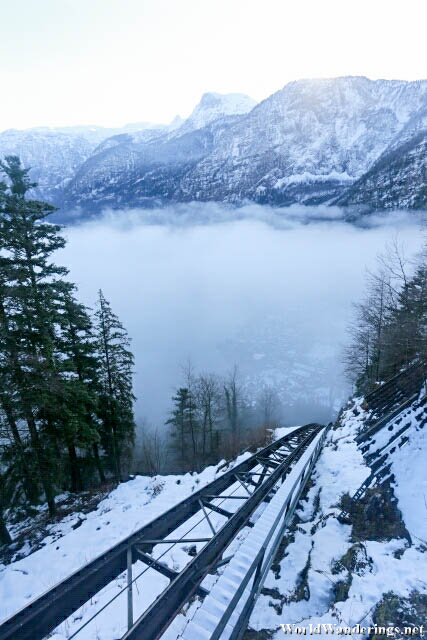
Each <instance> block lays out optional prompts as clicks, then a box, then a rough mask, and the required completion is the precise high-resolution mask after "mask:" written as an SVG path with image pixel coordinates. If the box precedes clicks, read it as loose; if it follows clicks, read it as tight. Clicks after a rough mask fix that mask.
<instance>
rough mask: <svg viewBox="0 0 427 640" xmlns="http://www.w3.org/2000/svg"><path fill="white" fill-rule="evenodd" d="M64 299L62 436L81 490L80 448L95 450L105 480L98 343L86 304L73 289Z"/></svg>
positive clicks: (76, 486) (73, 477) (73, 486)
mask: <svg viewBox="0 0 427 640" xmlns="http://www.w3.org/2000/svg"><path fill="white" fill-rule="evenodd" d="M61 302H62V313H61V332H60V336H59V340H58V344H59V349H60V351H61V353H62V359H61V370H62V373H63V407H62V411H61V420H62V437H63V439H64V442H65V446H66V449H67V452H68V458H69V471H70V479H71V490H72V491H81V490H82V489H83V484H84V481H83V478H82V471H81V460H80V459H79V456H78V453H77V448H81V449H85V450H86V451H88V452H91V455H90V458H91V460H93V461H94V463H95V466H96V467H97V469H98V473H99V476H100V480H101V481H104V480H105V476H104V473H103V469H102V464H101V461H100V458H99V453H98V443H99V440H100V438H99V434H98V428H97V427H98V425H97V419H96V403H97V393H98V391H99V388H98V363H97V359H96V343H95V341H94V336H93V330H92V322H91V319H90V316H89V314H88V312H87V309H86V308H85V307H84V305H82V304H80V303H78V302H77V301H76V300H75V298H74V297H73V295H72V293H71V292H70V291H69V290H65V291H64V292H63V296H62V300H61Z"/></svg>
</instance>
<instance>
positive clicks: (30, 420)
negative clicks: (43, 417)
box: [26, 410, 56, 516]
mask: <svg viewBox="0 0 427 640" xmlns="http://www.w3.org/2000/svg"><path fill="white" fill-rule="evenodd" d="M26 414H27V415H26V420H27V424H28V429H29V431H30V437H31V444H32V446H33V449H34V451H35V454H36V458H37V463H38V468H39V473H40V479H41V483H42V487H43V491H44V492H45V496H46V501H47V504H48V507H49V515H51V516H54V515H55V514H56V505H55V494H54V491H53V487H52V483H51V481H50V478H49V473H48V472H47V468H46V462H45V458H44V455H43V451H42V450H41V446H40V440H39V434H38V432H37V427H36V424H35V421H34V416H33V414H32V413H31V411H28V410H27V412H26Z"/></svg>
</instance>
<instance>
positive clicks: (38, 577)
mask: <svg viewBox="0 0 427 640" xmlns="http://www.w3.org/2000/svg"><path fill="white" fill-rule="evenodd" d="M250 455H251V454H250V453H248V452H246V453H244V454H242V455H241V456H239V457H238V458H237V459H236V460H235V461H234V463H233V466H234V464H239V463H240V462H242V461H243V460H245V459H246V458H248V457H249V456H250ZM221 466H222V467H223V468H222V469H219V468H220V467H221ZM226 470H227V468H225V467H224V461H222V462H220V463H219V464H218V465H216V466H211V467H207V468H206V469H204V470H203V471H202V472H201V473H200V474H190V473H187V474H185V475H181V476H178V475H169V476H155V477H153V478H150V477H146V476H137V477H135V478H134V479H133V480H130V481H129V482H126V483H123V484H120V485H119V486H118V487H117V488H116V489H115V490H114V491H112V492H111V493H110V494H109V495H108V496H107V497H106V498H105V499H104V500H103V501H102V502H100V503H99V505H98V507H97V509H96V510H95V511H92V512H91V513H89V514H81V513H75V514H73V517H70V518H67V519H66V520H65V521H62V522H59V523H58V524H55V525H53V526H52V527H51V535H49V536H48V537H47V538H45V539H44V547H43V548H41V549H40V550H38V551H36V552H34V553H32V554H31V555H29V556H27V557H26V558H24V559H22V560H19V561H16V562H12V563H11V564H10V565H7V566H0V622H1V621H2V620H3V619H4V618H6V617H8V616H9V615H11V614H12V613H14V612H15V611H17V610H18V609H20V608H21V607H23V606H25V605H27V604H28V603H29V601H30V600H32V599H34V598H36V597H38V596H40V595H41V594H42V593H43V592H44V591H46V590H47V589H49V588H50V587H52V586H53V585H55V584H56V583H58V582H59V581H60V580H62V579H63V578H65V577H67V576H69V575H70V574H71V573H73V572H74V571H76V570H77V569H79V568H80V567H81V566H83V565H84V564H86V563H87V562H89V561H90V560H93V559H94V558H95V557H97V556H99V555H100V554H102V553H103V552H104V551H106V550H107V549H109V548H110V547H112V546H113V545H115V544H117V543H118V542H119V541H120V540H122V539H124V538H126V537H127V536H128V535H130V534H131V533H133V532H134V531H136V530H137V529H139V528H140V527H142V526H143V525H145V524H146V523H148V522H149V521H151V520H152V519H154V518H156V517H157V516H158V515H160V514H161V513H163V512H164V511H166V510H167V509H169V508H170V507H171V506H173V505H174V504H176V503H178V502H180V501H181V500H183V499H184V498H186V497H187V496H189V495H191V493H192V492H193V491H197V490H199V489H200V488H201V487H202V486H204V485H205V484H208V483H209V482H212V481H213V480H214V479H215V477H216V476H217V475H218V474H219V475H221V474H222V473H224V472H225V471H226ZM235 502H236V501H235ZM218 517H219V518H220V519H221V516H218ZM79 519H81V520H83V522H82V524H81V525H80V526H79V527H78V528H76V529H73V528H72V527H73V524H75V523H76V522H77V521H78V520H79ZM58 537H60V539H58ZM162 551H164V549H162ZM21 552H22V550H21ZM174 554H175V555H173V561H174V564H175V565H180V564H182V557H181V556H180V552H179V551H174ZM185 556H187V554H185ZM188 559H191V558H189V556H187V561H188ZM135 566H136V565H135ZM143 566H144V565H141V564H140V567H143ZM137 570H138V569H135V571H137ZM148 573H149V574H150V575H149V577H150V581H151V587H152V589H154V588H155V587H154V584H156V585H157V583H158V585H159V589H160V590H161V588H163V586H166V585H167V584H168V580H167V579H166V578H164V577H162V576H160V575H159V574H157V573H156V572H154V571H153V570H150V571H149V572H148ZM156 581H157V582H156ZM121 583H122V580H121V579H120V578H119V579H118V580H117V581H115V584H121ZM161 585H163V586H162V587H161ZM160 587H161V588H160ZM114 589H117V586H114V583H113V584H112V585H109V586H107V587H106V588H105V589H104V590H103V592H106V591H107V592H108V593H110V594H111V590H113V591H114ZM104 595H105V594H104ZM125 596H126V594H125ZM97 598H98V596H97ZM104 599H105V598H104ZM100 601H103V600H102V596H100ZM88 606H89V605H86V607H85V609H87V607H88ZM76 616H77V613H76V614H75V616H74V617H76ZM120 616H121V617H123V616H122V615H121V614H120ZM68 626H70V623H69V624H68ZM80 637H81V638H85V635H84V634H83V635H81V636H80V634H79V638H80ZM86 637H87V638H91V636H90V635H88V636H86ZM111 637H112V638H113V637H114V635H113V636H111ZM109 638H110V636H106V639H105V640H109ZM102 640H104V638H102Z"/></svg>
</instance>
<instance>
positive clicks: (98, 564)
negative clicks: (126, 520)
mask: <svg viewBox="0 0 427 640" xmlns="http://www.w3.org/2000/svg"><path fill="white" fill-rule="evenodd" d="M321 428H322V425H318V424H310V425H306V426H304V427H300V428H298V429H295V430H294V431H292V432H291V433H290V434H288V435H286V436H284V437H283V438H281V439H279V440H277V441H275V442H273V443H272V444H270V445H269V446H267V447H265V448H264V449H262V450H261V451H260V452H259V453H257V454H254V455H253V456H251V457H250V458H248V459H247V460H245V461H244V462H242V463H240V464H239V465H237V466H236V467H234V468H233V469H231V470H230V471H228V472H226V473H224V474H223V475H222V476H220V477H219V478H217V479H216V480H214V481H213V482H211V483H210V484H208V485H206V486H205V487H203V488H202V489H200V490H199V491H197V492H195V493H194V494H193V495H191V496H190V497H188V498H186V499H185V500H183V501H182V502H180V503H179V504H177V505H175V506H174V507H172V508H171V509H169V510H168V511H167V512H165V513H164V514H162V515H161V516H159V517H158V518H156V519H155V520H153V521H151V522H150V523H148V524H147V525H145V526H144V527H142V528H141V529H139V530H138V531H136V532H135V533H133V534H132V535H130V536H128V537H127V538H125V539H124V540H122V541H121V542H119V543H118V544H117V545H115V546H114V547H112V548H111V549H109V550H108V551H106V552H104V553H102V554H101V555H100V556H98V557H97V558H95V559H94V560H92V561H91V562H89V563H88V564H87V565H85V566H84V567H82V568H81V569H79V570H78V571H76V572H75V573H73V574H72V575H71V576H69V577H68V578H65V579H64V580H62V581H61V582H60V583H59V584H57V585H56V586H54V587H53V588H52V589H50V590H49V591H47V592H46V593H44V594H43V595H41V596H39V597H38V598H36V599H35V600H33V601H32V602H31V603H30V604H29V605H27V606H26V607H24V608H23V609H21V610H20V611H18V612H17V613H15V614H14V615H12V616H11V617H10V618H8V619H7V620H5V621H4V622H3V624H2V625H1V626H0V640H43V638H45V637H46V636H47V635H48V634H49V633H50V632H51V631H53V630H54V629H55V628H56V627H58V625H60V624H61V623H62V622H64V621H65V620H66V619H67V618H68V617H69V616H70V615H71V614H72V613H74V612H75V611H77V610H78V609H79V608H80V607H82V606H83V605H84V604H85V603H86V602H87V601H88V600H89V599H90V598H91V597H92V596H94V595H95V594H97V593H98V592H99V591H101V589H103V588H104V587H105V586H106V585H108V584H109V583H110V582H112V581H113V580H114V579H115V578H117V577H118V576H119V575H120V574H122V573H123V572H125V571H127V573H128V581H127V583H128V584H127V590H128V626H129V627H130V629H129V631H128V633H127V634H126V635H125V636H124V638H126V640H136V639H139V638H141V639H142V638H143V639H144V640H148V639H149V640H152V639H153V640H154V639H155V638H158V637H160V635H161V633H162V632H163V631H164V630H165V629H166V628H167V626H168V625H169V623H170V622H171V621H172V619H173V618H174V617H175V616H176V615H177V613H178V612H179V610H180V609H181V607H182V606H183V604H185V603H186V602H188V600H189V599H190V598H191V597H192V596H193V595H194V594H195V593H197V594H198V595H201V596H202V595H204V590H203V589H202V588H201V587H200V583H201V581H202V580H203V578H204V576H205V575H206V574H207V573H208V572H209V571H212V570H213V568H214V567H215V566H216V564H217V563H218V562H221V561H222V562H224V560H221V556H222V554H223V552H224V551H225V549H226V548H227V546H228V545H229V543H230V542H231V541H232V539H233V538H234V537H235V535H236V534H237V533H238V532H239V531H240V530H241V529H242V528H243V527H245V526H247V525H248V523H249V525H250V524H251V523H250V517H251V515H252V514H253V512H254V511H255V509H256V508H257V507H258V506H259V504H260V503H261V502H262V501H268V500H269V499H270V494H271V492H272V490H274V489H275V485H276V484H277V482H278V481H279V480H280V479H282V478H284V477H285V475H286V473H287V472H288V470H289V469H290V467H291V465H292V464H293V463H294V462H295V461H296V460H298V459H299V457H300V456H301V455H302V454H303V452H304V451H305V449H306V447H307V446H308V445H309V444H310V442H311V441H312V440H313V438H314V437H315V436H316V434H317V433H318V432H319V430H320V429H321ZM237 483H238V486H239V485H240V486H241V487H242V489H241V490H244V491H245V495H244V496H236V495H233V496H227V495H223V494H224V493H225V492H227V490H228V489H230V488H231V487H232V486H233V485H236V484H237ZM250 488H252V491H251V490H250ZM218 498H220V499H221V501H224V499H231V498H238V499H236V500H233V502H234V504H236V505H237V510H236V511H235V512H231V511H229V508H228V507H227V509H221V507H220V506H219V505H218V504H216V503H214V502H213V501H214V500H217V499H218ZM207 509H209V510H210V513H207ZM221 511H223V513H220V512H221ZM215 512H216V513H218V514H219V515H222V516H223V517H225V518H227V521H226V522H225V524H223V526H222V527H221V528H220V529H219V530H218V531H215V529H214V527H212V537H211V538H203V539H200V538H196V540H197V541H198V542H203V543H205V546H204V547H203V548H202V550H201V551H199V553H198V554H197V555H196V556H195V557H194V558H193V560H192V561H191V562H189V564H188V565H187V566H186V567H185V568H184V569H183V570H182V571H181V572H180V573H178V574H175V573H174V572H172V571H171V570H169V569H168V568H167V567H165V566H163V565H161V566H159V564H160V563H159V562H158V558H153V557H152V556H150V555H149V554H150V553H151V552H152V550H153V547H154V546H155V545H157V544H160V543H165V544H174V543H175V539H172V540H171V539H167V538H168V536H171V535H172V534H173V532H174V531H176V530H177V529H178V528H179V527H180V526H181V525H182V524H184V523H186V522H187V521H189V520H190V519H191V518H192V517H193V516H194V515H195V514H197V513H199V514H202V516H203V517H205V518H206V521H207V522H210V518H209V516H210V515H211V514H213V513H215ZM211 524H212V523H211ZM191 540H192V538H184V539H182V540H181V539H179V538H178V541H180V542H181V541H182V542H185V543H187V542H190V541H191ZM138 560H143V561H144V562H146V563H147V564H148V563H149V562H150V564H149V565H148V566H150V567H152V568H155V569H157V570H158V571H160V572H161V573H162V574H163V575H167V577H169V579H170V580H171V582H170V584H169V587H167V589H166V590H165V591H164V592H163V594H161V595H160V596H159V598H158V599H157V600H156V601H155V603H153V604H152V605H151V607H149V609H148V610H147V611H146V612H145V613H144V614H143V615H142V616H141V617H140V618H139V619H138V620H137V622H136V623H135V624H132V623H133V612H132V584H133V582H134V580H135V579H132V564H133V563H135V562H136V561H138Z"/></svg>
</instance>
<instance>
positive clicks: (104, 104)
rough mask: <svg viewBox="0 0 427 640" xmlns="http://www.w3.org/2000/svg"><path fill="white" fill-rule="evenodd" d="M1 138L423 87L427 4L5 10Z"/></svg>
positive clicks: (104, 4)
mask: <svg viewBox="0 0 427 640" xmlns="http://www.w3.org/2000/svg"><path fill="white" fill-rule="evenodd" d="M0 8H1V21H0V83H1V84H0V87H1V95H2V98H1V105H0V131H2V130H3V129H6V128H12V127H14V128H26V127H31V126H39V125H44V126H61V125H76V124H99V125H104V126H108V125H112V126H118V125H122V124H125V123H127V122H136V121H144V120H147V121H152V122H169V121H170V120H172V118H173V117H174V116H175V115H176V114H177V113H179V114H180V115H181V116H184V117H185V116H187V115H188V114H189V113H190V112H191V110H192V108H193V107H194V105H195V104H196V103H197V102H198V101H199V99H200V96H201V94H202V93H204V92H205V91H217V92H220V93H228V92H242V93H247V94H248V95H250V96H252V97H253V98H255V99H256V100H262V99H263V98H266V97H267V96H268V95H270V94H271V93H273V92H274V91H276V90H277V89H280V88H281V87H282V86H283V85H284V84H286V83H287V82H288V81H290V80H294V79H299V78H319V77H332V76H339V75H366V76H368V77H370V78H373V79H375V78H400V79H406V80H413V79H420V78H425V77H426V76H427V68H426V67H427V65H426V55H425V24H426V18H427V3H426V2H425V0H405V2H402V1H401V0H375V1H372V0H359V1H358V2H354V1H352V2H350V1H347V2H345V1H343V0H322V1H320V0H305V1H304V0H299V1H298V2H297V1H290V0H263V1H262V2H260V1H259V0H13V2H11V1H10V0H0Z"/></svg>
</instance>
